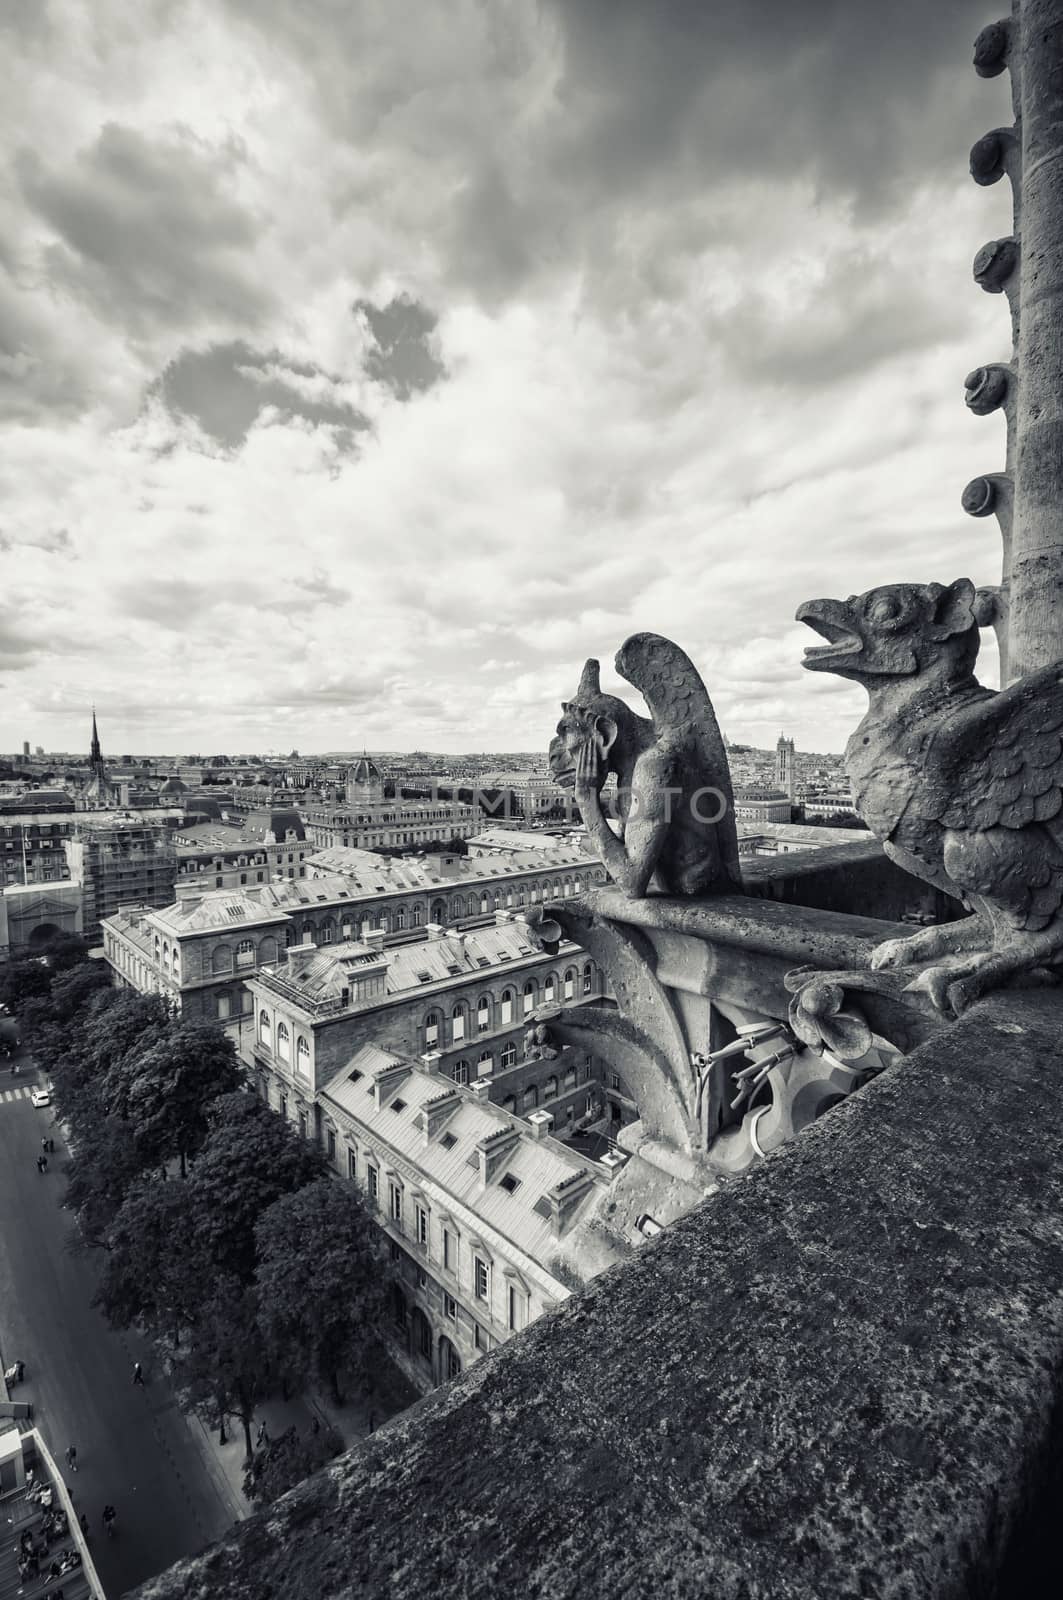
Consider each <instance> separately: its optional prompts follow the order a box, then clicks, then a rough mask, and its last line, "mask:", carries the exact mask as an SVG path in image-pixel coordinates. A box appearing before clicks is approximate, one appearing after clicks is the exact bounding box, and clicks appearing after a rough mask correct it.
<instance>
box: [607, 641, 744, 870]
mask: <svg viewBox="0 0 1063 1600" xmlns="http://www.w3.org/2000/svg"><path fill="white" fill-rule="evenodd" d="M615 665H616V670H617V672H619V674H620V676H621V677H622V678H626V679H627V681H628V683H630V684H632V685H634V687H635V688H636V689H637V690H638V691H639V693H640V694H641V695H642V698H643V699H644V700H645V702H646V704H647V705H648V706H649V708H650V712H651V715H652V717H653V723H654V727H655V728H656V730H657V733H658V736H659V737H662V738H668V739H669V742H670V743H672V742H677V741H680V740H681V741H682V742H684V743H685V744H686V746H687V748H688V750H689V751H690V754H691V757H692V766H693V770H692V771H691V772H690V775H689V776H690V779H691V788H695V789H697V788H704V789H716V790H718V791H719V794H720V797H721V802H720V806H719V809H720V810H721V811H722V813H723V814H722V817H721V820H720V822H719V824H718V827H717V836H718V841H719V846H720V854H721V858H722V864H723V865H724V866H725V867H726V869H727V871H728V872H729V874H730V875H731V876H732V877H733V879H734V881H735V883H741V881H742V874H741V869H740V867H739V864H738V837H737V831H736V828H735V820H734V795H733V793H732V790H731V769H730V766H729V764H728V761H727V751H726V749H725V747H724V742H723V736H722V734H721V733H720V727H719V723H718V722H717V721H716V713H715V711H714V710H713V708H712V701H711V700H710V699H709V695H708V691H707V690H706V688H705V685H704V684H703V683H702V681H701V674H700V673H699V672H698V669H697V668H696V667H695V665H694V663H693V662H692V661H691V659H690V657H689V656H688V655H687V653H686V651H685V650H681V649H680V648H679V646H678V645H677V644H673V643H672V641H671V639H665V638H663V637H662V635H661V634H659V633H633V634H632V636H631V638H630V639H627V640H625V642H624V643H623V644H622V645H621V646H620V649H619V650H618V651H617V653H616V662H615Z"/></svg>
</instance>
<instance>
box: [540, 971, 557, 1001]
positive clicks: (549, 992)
mask: <svg viewBox="0 0 1063 1600" xmlns="http://www.w3.org/2000/svg"><path fill="white" fill-rule="evenodd" d="M543 994H544V997H545V1000H546V1004H547V1005H548V1006H552V1005H555V1004H556V1002H557V975H556V974H555V973H553V972H551V973H550V975H549V977H548V978H547V980H546V984H545V986H544V989H543Z"/></svg>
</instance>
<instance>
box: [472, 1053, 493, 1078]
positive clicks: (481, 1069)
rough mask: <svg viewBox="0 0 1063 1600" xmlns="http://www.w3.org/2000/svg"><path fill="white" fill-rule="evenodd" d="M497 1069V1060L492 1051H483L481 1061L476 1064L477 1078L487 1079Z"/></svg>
mask: <svg viewBox="0 0 1063 1600" xmlns="http://www.w3.org/2000/svg"><path fill="white" fill-rule="evenodd" d="M494 1069H495V1058H494V1056H493V1055H492V1054H491V1051H490V1050H481V1052H480V1059H479V1061H478V1062H477V1063H476V1076H477V1077H478V1078H486V1077H488V1076H489V1074H490V1073H492V1072H493V1071H494Z"/></svg>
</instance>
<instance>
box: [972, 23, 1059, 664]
mask: <svg viewBox="0 0 1063 1600" xmlns="http://www.w3.org/2000/svg"><path fill="white" fill-rule="evenodd" d="M974 63H975V70H976V71H977V72H978V73H979V75H980V76H982V77H987V78H988V77H995V76H996V75H997V74H998V73H1000V72H1003V71H1004V70H1005V68H1007V69H1008V70H1009V71H1010V73H1011V82H1012V103H1013V106H1014V111H1015V126H1014V127H1013V128H995V129H993V130H992V131H991V132H990V133H987V134H986V135H985V136H984V137H983V138H982V139H980V140H979V141H978V142H977V144H976V145H975V147H974V149H973V150H972V151H971V175H972V177H973V178H974V179H975V181H976V182H977V183H983V184H989V183H994V182H996V180H997V179H998V178H1000V177H1003V176H1005V175H1007V177H1008V178H1009V179H1010V181H1011V185H1012V190H1013V194H1014V224H1013V233H1012V235H1011V236H1010V237H1009V238H1007V239H996V240H992V241H991V242H990V243H989V244H987V245H984V246H983V247H982V249H981V250H980V251H979V252H978V255H977V257H976V258H975V279H976V281H977V282H978V283H979V284H980V285H981V286H982V288H984V289H986V290H988V291H989V292H990V293H995V292H1004V293H1005V294H1006V295H1007V297H1008V301H1009V304H1010V307H1011V322H1012V335H1013V342H1014V360H1013V362H1012V364H1011V366H1010V367H997V368H981V369H979V370H978V371H977V372H975V373H972V374H971V376H970V378H969V379H968V382H967V392H968V404H969V405H970V406H971V409H972V410H974V411H977V412H978V413H980V414H984V413H985V412H987V411H991V410H994V409H997V408H998V407H1003V408H1004V409H1005V412H1006V415H1007V420H1008V448H1007V460H1006V468H1007V470H1006V472H1005V473H1004V474H997V473H992V474H989V475H987V477H986V478H984V479H977V480H975V482H974V483H972V484H969V485H968V486H967V489H966V490H965V491H964V506H965V509H966V510H968V511H969V512H970V513H971V514H972V515H974V516H980V515H986V514H987V513H988V512H989V511H994V512H996V514H997V515H998V517H999V519H1000V523H1001V531H1002V534H1003V536H1004V573H1003V582H1002V594H1001V606H1000V617H1001V619H1003V622H1004V625H1003V627H1002V628H1000V629H999V630H998V631H1000V632H1001V634H1002V637H1001V657H1002V676H1003V678H1004V680H1005V681H1007V682H1014V681H1015V680H1016V679H1017V678H1021V677H1025V676H1026V674H1027V673H1029V672H1033V671H1036V670H1037V669H1038V668H1039V667H1045V666H1050V665H1051V664H1052V663H1053V662H1055V661H1058V660H1059V659H1060V658H1061V657H1063V0H1013V6H1012V15H1011V17H1010V18H1007V19H1005V20H1003V21H1001V22H997V23H991V24H990V26H989V27H987V28H984V29H983V30H982V32H981V33H980V34H979V36H978V39H977V41H976V44H975V57H974ZM1009 545H1010V550H1009Z"/></svg>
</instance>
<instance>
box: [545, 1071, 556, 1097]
mask: <svg viewBox="0 0 1063 1600" xmlns="http://www.w3.org/2000/svg"><path fill="white" fill-rule="evenodd" d="M556 1098H557V1079H556V1078H555V1077H554V1076H553V1074H551V1076H550V1077H549V1078H547V1080H546V1083H545V1084H544V1085H543V1099H544V1100H556Z"/></svg>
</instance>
